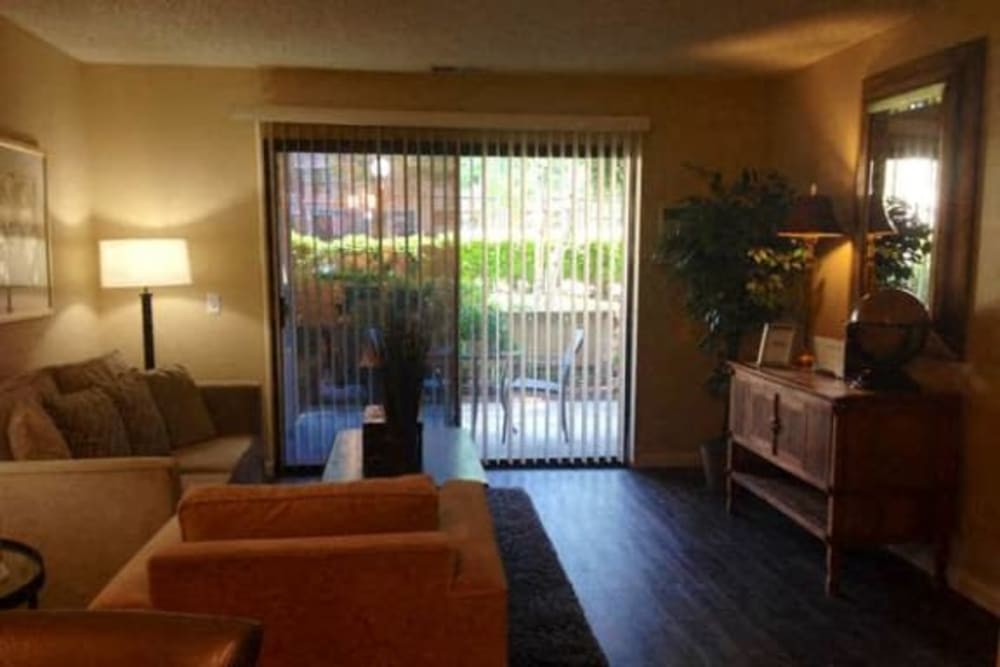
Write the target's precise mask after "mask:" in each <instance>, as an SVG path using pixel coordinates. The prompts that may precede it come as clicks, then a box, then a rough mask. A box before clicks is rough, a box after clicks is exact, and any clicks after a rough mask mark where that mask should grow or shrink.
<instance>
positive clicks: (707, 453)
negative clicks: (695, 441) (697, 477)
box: [701, 438, 727, 493]
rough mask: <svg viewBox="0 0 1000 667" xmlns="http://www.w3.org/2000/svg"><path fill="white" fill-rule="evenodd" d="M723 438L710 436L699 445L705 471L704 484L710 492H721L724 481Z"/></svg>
mask: <svg viewBox="0 0 1000 667" xmlns="http://www.w3.org/2000/svg"><path fill="white" fill-rule="evenodd" d="M726 449H727V443H726V439H725V438H712V439H711V440H709V441H707V442H704V443H702V445H701V466H702V470H703V471H704V473H705V486H707V487H708V490H709V491H711V492H712V493H722V490H723V489H724V488H725V481H726Z"/></svg>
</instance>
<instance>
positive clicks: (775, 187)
mask: <svg viewBox="0 0 1000 667" xmlns="http://www.w3.org/2000/svg"><path fill="white" fill-rule="evenodd" d="M690 168H691V169H693V170H694V171H695V172H697V173H698V175H699V176H701V177H702V178H703V179H704V181H705V184H706V186H707V193H705V194H702V195H692V196H690V197H686V198H684V199H682V200H680V201H678V202H677V203H676V204H674V205H672V206H670V207H668V208H667V209H666V211H665V213H664V226H663V230H662V234H661V236H660V239H659V247H658V250H657V259H658V261H660V262H661V263H662V264H663V265H664V266H665V267H666V268H667V269H668V271H669V273H670V275H671V277H672V279H673V280H675V281H676V282H677V284H678V285H680V286H681V287H682V289H683V291H684V295H685V305H686V307H687V311H688V313H689V314H690V315H691V317H692V318H694V319H695V320H698V321H701V322H703V323H704V325H705V333H704V336H702V338H701V340H700V341H699V347H700V348H701V349H702V350H704V351H705V352H707V353H709V354H711V355H713V357H714V358H715V360H716V361H717V364H716V366H715V369H714V371H713V373H712V375H711V377H710V378H709V379H708V381H707V383H706V385H707V388H708V390H709V392H710V393H711V394H712V395H713V396H722V395H723V394H724V393H725V392H726V390H727V388H728V377H729V376H728V372H727V368H726V364H725V362H726V361H727V360H733V359H736V358H737V356H738V354H739V350H740V346H741V343H742V341H743V339H744V337H745V336H746V334H748V333H752V334H757V333H759V332H760V330H761V328H762V326H763V324H764V323H766V322H769V321H773V320H775V319H777V318H779V317H780V316H781V315H782V314H783V313H784V312H785V311H786V310H787V309H788V308H789V306H790V304H791V303H792V302H793V299H794V295H795V294H796V293H797V290H795V289H794V285H795V284H796V282H797V280H796V279H798V278H799V277H800V276H801V274H802V273H803V271H804V269H805V268H806V255H805V250H804V248H803V247H802V245H801V243H800V242H798V241H795V240H793V239H788V238H783V237H781V236H779V235H778V231H779V229H780V225H781V223H782V221H783V220H784V218H785V216H786V215H787V214H788V211H789V209H790V207H791V204H792V199H793V197H794V191H793V190H792V188H791V186H790V185H789V184H788V181H787V180H786V179H785V178H784V177H783V176H781V175H780V174H778V173H776V172H773V171H767V172H758V171H755V170H750V169H745V170H743V171H742V172H741V173H740V174H739V176H737V177H736V178H735V179H733V180H731V181H727V180H726V179H724V178H723V176H722V174H720V173H719V172H716V171H710V170H707V169H703V168H698V167H690Z"/></svg>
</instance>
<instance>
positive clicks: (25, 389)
mask: <svg viewBox="0 0 1000 667" xmlns="http://www.w3.org/2000/svg"><path fill="white" fill-rule="evenodd" d="M58 393H59V388H58V387H56V383H55V380H53V379H52V375H51V374H50V373H49V372H47V371H44V370H41V371H35V372H33V373H25V374H24V375H18V376H15V377H12V378H8V379H6V380H3V381H2V382H0V461H9V460H11V459H12V458H13V454H12V452H11V451H10V440H9V439H8V437H7V426H8V424H9V423H10V416H11V414H12V413H13V412H14V408H15V407H16V406H17V404H18V403H20V402H21V401H23V400H33V401H42V400H44V399H45V398H46V397H48V396H54V395H56V394H58Z"/></svg>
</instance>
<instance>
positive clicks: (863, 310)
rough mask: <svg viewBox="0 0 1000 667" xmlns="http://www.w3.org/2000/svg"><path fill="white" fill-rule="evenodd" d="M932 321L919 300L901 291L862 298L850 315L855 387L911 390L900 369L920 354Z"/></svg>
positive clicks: (849, 342)
mask: <svg viewBox="0 0 1000 667" xmlns="http://www.w3.org/2000/svg"><path fill="white" fill-rule="evenodd" d="M930 325H931V318H930V314H929V313H928V312H927V308H926V307H925V306H924V304H923V303H921V301H920V299H918V298H917V297H915V296H914V295H913V294H911V293H909V292H907V291H905V290H901V289H891V288H890V289H881V290H878V291H876V292H872V293H871V294H868V295H866V296H864V297H863V298H862V299H861V301H860V302H859V303H858V305H857V307H856V308H855V309H854V312H853V313H851V319H850V323H849V324H848V326H847V338H848V345H849V348H850V350H851V355H852V356H853V357H855V358H854V359H853V360H852V363H851V366H852V367H854V369H855V376H854V384H855V385H856V386H861V387H864V388H870V389H913V388H915V386H914V384H913V381H912V380H910V379H909V378H908V377H907V376H906V374H905V373H903V371H902V367H903V366H904V365H905V364H906V363H907V362H909V361H910V360H912V359H913V358H914V357H916V356H917V355H918V354H920V352H921V350H923V349H924V344H925V343H926V342H927V335H928V333H929V332H930Z"/></svg>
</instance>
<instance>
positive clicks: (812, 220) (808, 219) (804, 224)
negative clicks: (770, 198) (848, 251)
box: [778, 195, 844, 238]
mask: <svg viewBox="0 0 1000 667" xmlns="http://www.w3.org/2000/svg"><path fill="white" fill-rule="evenodd" d="M778 235H779V236H790V237H793V238H818V237H821V236H843V235H844V231H843V230H842V229H841V228H840V225H838V224H837V219H836V218H835V217H834V215H833V202H832V201H831V200H830V198H829V197H826V196H824V195H809V196H806V197H798V198H797V199H796V200H795V201H794V202H793V203H792V209H791V210H790V211H789V212H788V217H787V218H785V221H784V223H783V224H782V225H781V229H780V230H779V231H778Z"/></svg>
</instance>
